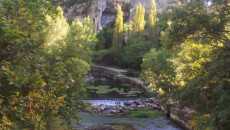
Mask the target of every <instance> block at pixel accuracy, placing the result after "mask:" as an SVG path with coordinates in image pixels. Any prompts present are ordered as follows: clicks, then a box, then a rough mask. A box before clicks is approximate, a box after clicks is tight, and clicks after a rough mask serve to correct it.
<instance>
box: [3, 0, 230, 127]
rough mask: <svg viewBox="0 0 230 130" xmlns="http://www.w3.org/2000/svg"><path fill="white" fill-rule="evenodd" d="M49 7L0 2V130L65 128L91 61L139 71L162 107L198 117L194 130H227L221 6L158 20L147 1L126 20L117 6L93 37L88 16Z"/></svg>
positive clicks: (228, 14) (39, 0)
mask: <svg viewBox="0 0 230 130" xmlns="http://www.w3.org/2000/svg"><path fill="white" fill-rule="evenodd" d="M84 1H87V0H79V1H72V0H69V1H67V2H69V4H70V5H71V4H72V2H80V3H81V2H84ZM53 2H54V1H52V2H51V1H49V0H1V1H0V49H1V51H0V129H1V130H31V129H32V130H53V129H55V130H58V129H59V128H60V129H64V128H62V127H63V126H64V127H66V129H71V128H68V127H71V123H72V122H73V121H75V120H76V119H78V118H77V115H78V114H77V113H78V110H79V109H80V108H81V107H82V104H81V102H80V101H79V99H80V98H82V97H83V96H84V91H85V87H84V86H85V84H84V78H85V76H86V74H87V73H88V71H89V70H90V65H91V64H92V61H91V56H92V60H93V61H94V62H95V63H104V64H109V65H116V66H119V67H126V68H129V69H130V68H132V69H135V70H138V71H140V72H141V74H140V76H141V77H142V78H143V79H144V80H145V81H146V82H148V83H149V87H150V88H151V89H152V90H153V92H156V93H157V94H158V95H159V97H160V99H161V100H162V102H163V103H165V104H167V103H168V102H167V101H171V103H173V104H179V105H183V106H188V107H190V108H192V109H194V110H195V111H196V112H197V115H196V116H195V117H194V122H193V124H192V125H193V127H194V128H195V129H197V130H229V129H230V111H229V110H230V88H229V86H230V68H229V64H230V58H229V57H230V3H229V2H228V0H210V1H209V4H207V3H206V2H204V1H202V0H192V1H191V2H189V3H187V4H183V5H181V6H179V7H172V8H169V9H168V10H166V11H165V12H162V13H160V14H158V13H157V8H156V3H155V2H154V0H153V2H152V5H151V6H150V7H151V8H150V11H149V12H148V13H146V12H147V11H145V8H144V7H143V5H141V4H138V5H137V7H136V10H135V13H134V17H133V19H132V20H131V21H129V22H126V21H124V14H123V10H124V9H123V7H121V6H118V7H117V16H116V20H115V23H114V25H113V26H111V27H106V28H104V29H103V30H101V31H100V32H98V34H97V35H96V34H95V32H94V25H93V22H92V21H91V20H90V18H85V19H83V20H81V21H79V20H75V21H68V20H66V19H65V17H64V16H63V11H62V9H61V7H58V6H54V5H53V4H52V3H53ZM55 5H58V4H55ZM94 44H95V45H94ZM94 48H95V49H94ZM104 88H105V87H104ZM100 92H101V91H100ZM102 92H103V90H102ZM141 113H144V114H148V112H146V113H145V112H143V111H141ZM141 115H142V114H141ZM153 115H155V113H153ZM133 116H139V113H135V112H134V115H133ZM54 123H55V124H54ZM63 124H65V125H63ZM58 127H59V128H58Z"/></svg>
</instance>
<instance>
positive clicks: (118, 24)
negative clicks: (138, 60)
mask: <svg viewBox="0 0 230 130" xmlns="http://www.w3.org/2000/svg"><path fill="white" fill-rule="evenodd" d="M123 17H124V16H123V11H122V8H121V6H120V5H118V6H117V16H116V20H115V28H114V32H113V46H114V47H115V48H117V47H121V46H122V43H123V32H124V23H123V22H124V21H123Z"/></svg>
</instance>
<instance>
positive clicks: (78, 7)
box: [62, 0, 184, 30]
mask: <svg viewBox="0 0 230 130" xmlns="http://www.w3.org/2000/svg"><path fill="white" fill-rule="evenodd" d="M181 1H184V0H156V2H157V8H158V12H159V13H160V12H162V11H164V10H166V9H167V8H168V7H170V6H175V5H179V4H180V3H181ZM150 2H151V0H89V1H88V2H82V3H80V4H79V3H76V1H75V0H62V6H63V8H64V12H65V16H66V17H67V18H68V19H71V20H73V19H76V18H78V19H81V18H83V17H86V16H89V17H91V18H92V19H93V21H94V23H95V25H96V30H100V29H102V28H103V27H105V26H108V25H110V24H112V23H113V21H114V20H115V16H116V10H115V8H116V6H117V4H120V5H121V6H122V7H123V10H124V14H125V20H126V21H128V20H130V19H131V17H132V14H133V12H134V10H135V7H136V5H137V4H138V3H142V4H143V5H144V7H145V8H146V12H148V10H149V7H150V5H151V4H150Z"/></svg>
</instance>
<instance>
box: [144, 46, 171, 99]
mask: <svg viewBox="0 0 230 130" xmlns="http://www.w3.org/2000/svg"><path fill="white" fill-rule="evenodd" d="M171 58H172V55H171V54H170V52H169V51H167V50H165V49H161V50H156V49H152V50H151V51H150V52H148V53H146V54H145V56H144V58H143V64H142V70H143V71H142V77H143V78H144V79H145V80H146V81H148V82H149V85H150V87H152V88H153V90H155V91H159V92H160V94H164V92H170V90H171V89H173V86H174V79H175V72H174V67H173V65H172V63H171Z"/></svg>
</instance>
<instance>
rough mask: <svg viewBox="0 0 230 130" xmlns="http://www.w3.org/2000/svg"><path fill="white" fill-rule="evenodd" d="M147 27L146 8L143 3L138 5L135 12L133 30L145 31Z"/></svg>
mask: <svg viewBox="0 0 230 130" xmlns="http://www.w3.org/2000/svg"><path fill="white" fill-rule="evenodd" d="M144 29H145V8H144V7H143V5H142V4H141V3H139V4H138V5H137V6H136V10H135V14H134V17H133V20H132V31H133V32H143V31H144Z"/></svg>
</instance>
